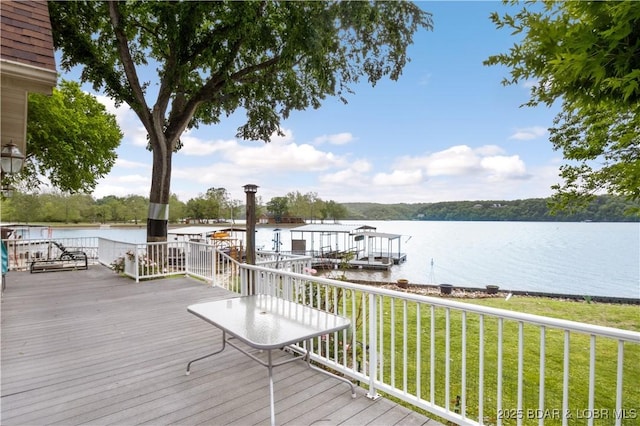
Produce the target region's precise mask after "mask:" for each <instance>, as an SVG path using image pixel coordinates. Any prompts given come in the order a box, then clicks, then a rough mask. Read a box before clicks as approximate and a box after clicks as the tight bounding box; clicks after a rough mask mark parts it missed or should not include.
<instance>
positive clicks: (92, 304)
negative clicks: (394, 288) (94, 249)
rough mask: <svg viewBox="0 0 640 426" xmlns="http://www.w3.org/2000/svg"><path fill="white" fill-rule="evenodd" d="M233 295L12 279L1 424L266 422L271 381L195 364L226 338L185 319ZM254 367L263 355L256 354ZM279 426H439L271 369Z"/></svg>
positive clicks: (223, 360) (331, 383) (189, 288)
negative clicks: (199, 306) (193, 309)
mask: <svg viewBox="0 0 640 426" xmlns="http://www.w3.org/2000/svg"><path fill="white" fill-rule="evenodd" d="M231 296H233V294H232V293H229V292H227V291H226V290H223V289H220V288H215V287H209V286H207V285H206V284H204V283H203V282H200V281H197V280H195V279H190V278H184V277H181V278H170V279H159V280H153V281H147V282H142V283H139V284H136V283H135V282H134V281H132V280H130V279H128V278H124V277H120V276H118V275H116V274H115V273H113V272H112V271H111V270H109V269H108V268H105V267H103V266H90V267H89V269H88V270H82V271H69V272H53V273H46V274H29V273H27V272H10V273H9V275H8V277H7V288H6V290H5V292H4V293H3V295H2V305H1V317H2V329H1V332H2V334H1V339H2V342H1V343H2V349H1V371H0V373H1V380H2V382H1V388H0V389H1V395H2V398H1V406H2V410H1V414H0V415H1V417H0V421H1V423H2V425H4V426H11V425H53V424H61V425H79V424H91V425H108V424H114V425H127V426H128V425H139V424H147V425H167V424H180V425H195V424H207V425H223V424H224V425H227V424H229V425H231V424H236V425H254V424H268V423H269V392H268V381H267V370H266V369H265V368H264V367H262V366H260V365H258V364H257V363H256V362H254V361H252V360H250V359H249V358H248V357H246V356H244V355H242V354H240V353H239V352H237V351H235V350H233V349H227V350H225V351H224V352H222V353H221V354H219V355H216V356H215V357H212V358H210V359H208V360H204V361H201V362H199V363H196V364H194V366H193V368H192V372H191V375H189V376H186V375H185V368H186V364H187V362H188V361H190V360H192V359H194V358H196V357H198V356H201V355H204V354H207V353H209V352H211V351H212V348H215V347H216V345H217V344H218V343H219V340H220V336H221V333H220V331H218V330H217V329H216V328H215V327H211V326H210V325H208V324H207V323H205V322H204V321H202V320H200V319H198V318H196V317H194V316H193V315H191V314H189V313H188V312H187V309H186V308H187V306H188V305H190V304H193V303H197V302H203V301H209V300H217V299H223V298H227V297H231ZM256 354H257V355H258V356H260V354H258V353H256ZM274 376H275V396H276V421H277V423H278V424H287V425H312V424H322V425H338V424H344V425H366V424H372V425H424V424H428V425H429V426H432V425H433V426H437V425H440V423H438V422H436V421H434V420H430V419H429V418H427V417H425V416H423V415H421V414H418V413H416V412H414V411H411V410H410V409H408V408H405V407H402V406H400V405H398V404H396V403H395V402H392V401H390V400H388V399H385V398H380V399H378V400H376V401H371V400H369V399H368V398H366V396H365V390H363V389H362V388H357V391H358V397H357V398H356V399H351V395H350V392H349V388H348V386H345V384H344V383H341V382H340V381H338V380H335V379H332V378H329V377H326V376H324V375H321V374H317V373H315V372H313V371H312V370H309V369H308V368H306V367H305V365H304V364H303V363H293V364H291V365H289V366H288V367H287V368H286V369H285V368H283V369H277V368H276V369H275V370H274Z"/></svg>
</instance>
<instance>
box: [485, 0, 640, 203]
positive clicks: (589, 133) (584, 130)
mask: <svg viewBox="0 0 640 426" xmlns="http://www.w3.org/2000/svg"><path fill="white" fill-rule="evenodd" d="M510 3H513V4H518V2H516V1H513V2H510ZM491 19H492V20H493V22H494V23H495V24H496V26H497V27H498V28H509V29H511V30H512V32H513V34H515V35H518V36H522V40H521V41H520V42H519V43H517V44H515V45H514V46H513V47H512V48H511V49H510V50H509V52H508V53H503V54H499V55H495V56H491V57H490V58H489V59H488V60H487V61H485V64H488V65H496V64H499V65H505V66H507V67H509V68H510V69H511V77H510V78H507V79H505V80H504V84H507V85H508V84H518V83H521V82H523V81H534V82H535V85H534V87H533V89H532V91H531V97H530V100H529V102H528V103H527V105H529V106H535V105H538V104H541V103H542V104H547V105H551V104H552V103H554V102H556V101H558V100H559V101H560V102H561V103H562V111H561V112H560V113H559V114H558V115H557V116H556V118H555V121H554V126H553V128H551V129H550V134H551V137H550V139H551V142H552V143H553V146H554V148H555V149H556V150H560V151H562V153H563V156H564V158H565V159H566V160H569V161H568V162H567V163H566V164H564V165H563V166H562V167H561V173H560V175H561V177H562V178H563V184H561V185H556V186H554V190H555V191H556V194H555V196H554V198H553V201H554V206H555V208H568V209H573V208H576V207H581V208H584V207H585V206H587V205H588V202H589V201H590V200H591V199H593V197H594V195H595V194H598V193H603V192H605V193H609V194H616V195H622V196H625V197H627V198H628V199H630V200H640V116H639V114H638V113H639V112H640V84H639V83H640V2H633V1H629V2H622V1H621V2H613V1H611V2H609V1H605V2H601V1H566V2H564V1H563V2H556V1H546V2H543V4H542V6H540V5H535V4H527V6H525V7H523V8H522V9H521V10H520V11H519V12H518V13H516V14H513V15H509V14H505V15H503V16H500V15H498V14H497V13H494V14H493V15H492V16H491Z"/></svg>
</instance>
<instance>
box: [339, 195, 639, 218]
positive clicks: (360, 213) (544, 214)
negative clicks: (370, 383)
mask: <svg viewBox="0 0 640 426" xmlns="http://www.w3.org/2000/svg"><path fill="white" fill-rule="evenodd" d="M343 205H344V206H345V207H346V208H347V211H348V213H349V219H354V220H358V219H362V220H450V221H467V220H484V221H536V222H540V221H548V222H582V221H594V222H638V221H640V213H639V212H640V210H639V209H640V206H639V205H638V203H633V202H630V201H627V200H625V199H624V198H622V197H614V196H599V197H596V198H595V199H594V200H593V201H592V202H591V203H589V205H588V206H587V207H586V208H585V209H584V210H579V211H575V212H568V211H560V212H557V213H555V214H554V213H552V211H551V208H550V207H549V199H545V198H529V199H524V200H512V201H448V202H440V203H418V204H377V203H344V204H343Z"/></svg>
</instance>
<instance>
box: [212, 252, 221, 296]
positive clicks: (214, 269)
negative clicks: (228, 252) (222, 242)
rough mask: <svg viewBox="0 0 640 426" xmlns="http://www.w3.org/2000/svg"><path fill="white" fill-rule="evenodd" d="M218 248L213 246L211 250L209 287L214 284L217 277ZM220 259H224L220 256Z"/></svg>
mask: <svg viewBox="0 0 640 426" xmlns="http://www.w3.org/2000/svg"><path fill="white" fill-rule="evenodd" d="M219 256H220V255H219V254H218V250H217V249H216V248H215V247H214V248H213V250H212V252H211V287H213V286H215V285H216V278H217V277H218V257H219ZM220 261H222V262H224V259H222V258H220Z"/></svg>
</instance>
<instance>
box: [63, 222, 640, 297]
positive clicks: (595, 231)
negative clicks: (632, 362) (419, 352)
mask: <svg viewBox="0 0 640 426" xmlns="http://www.w3.org/2000/svg"><path fill="white" fill-rule="evenodd" d="M343 223H357V224H362V225H371V226H375V227H377V230H378V231H379V232H389V233H395V234H402V235H403V237H402V239H401V244H402V245H401V249H402V252H405V253H407V262H405V263H404V264H402V265H398V266H394V267H393V268H392V269H391V271H357V272H349V273H348V274H347V275H348V276H349V277H353V278H354V279H355V278H357V279H363V280H371V281H391V282H395V280H397V279H398V278H406V279H408V280H409V281H410V282H412V283H416V284H431V283H450V284H454V285H460V286H467V287H484V286H485V285H487V284H497V285H499V286H500V288H501V289H509V290H526V291H541V292H553V293H562V294H578V295H591V296H616V297H634V298H640V224H638V223H595V222H592V223H564V222H562V223H561V222H430V221H420V222H416V221H358V222H349V221H345V222H343ZM53 236H54V237H58V238H65V237H78V236H102V237H105V238H111V239H116V240H121V241H128V242H143V241H145V239H146V230H145V229H135V230H129V229H126V230H125V229H115V228H112V229H55V230H54V233H53ZM272 239H273V230H272V229H270V228H258V232H257V233H256V247H262V248H264V249H271V248H272ZM281 241H282V243H283V244H282V246H281V247H282V250H283V251H288V250H290V249H291V237H290V234H289V230H288V229H284V230H282V231H281ZM432 260H433V267H432V266H431V262H432Z"/></svg>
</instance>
